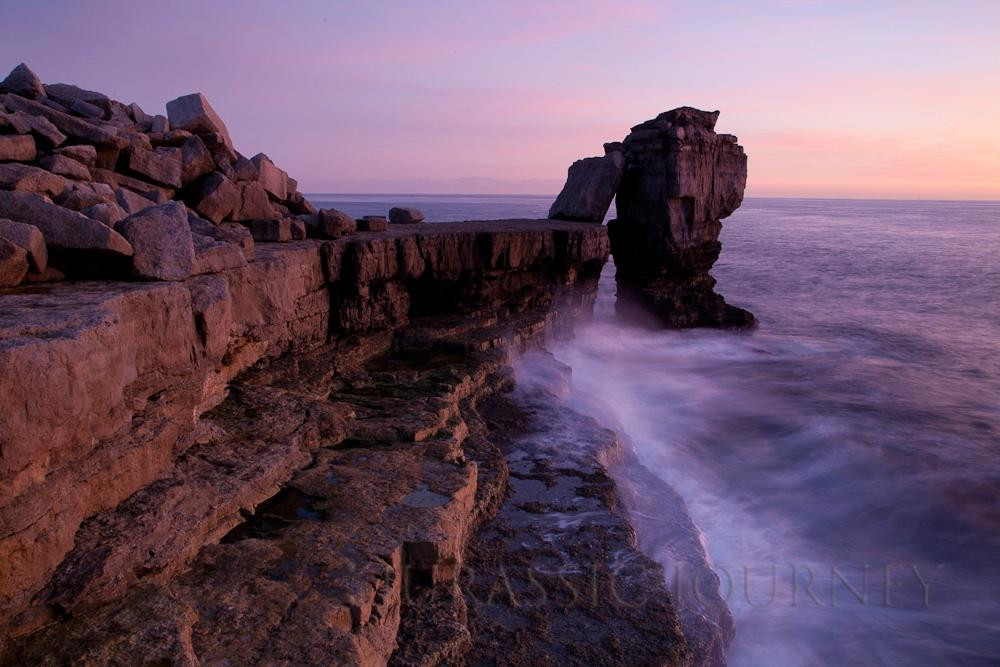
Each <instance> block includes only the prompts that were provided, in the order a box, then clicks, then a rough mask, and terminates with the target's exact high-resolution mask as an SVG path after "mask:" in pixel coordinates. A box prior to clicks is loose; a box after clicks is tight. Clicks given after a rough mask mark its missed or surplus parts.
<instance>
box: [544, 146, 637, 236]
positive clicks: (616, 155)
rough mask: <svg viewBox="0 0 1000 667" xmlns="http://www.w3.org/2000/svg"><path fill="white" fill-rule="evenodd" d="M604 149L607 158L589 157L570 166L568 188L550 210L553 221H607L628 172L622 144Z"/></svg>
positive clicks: (564, 187) (560, 194) (564, 189)
mask: <svg viewBox="0 0 1000 667" xmlns="http://www.w3.org/2000/svg"><path fill="white" fill-rule="evenodd" d="M604 150H605V155H604V157H588V158H584V159H582V160H577V161H576V162H574V163H573V164H572V165H570V168H569V173H568V175H567V177H566V185H564V186H563V189H562V191H561V192H560V193H559V196H558V197H556V200H555V202H553V204H552V207H551V208H550V209H549V217H550V218H554V219H556V220H575V221H578V222H596V223H598V224H600V223H602V222H604V216H606V215H607V213H608V208H610V206H611V201H612V200H613V199H614V198H615V193H616V192H617V191H618V184H619V183H621V180H622V173H623V172H624V170H625V154H624V153H623V151H622V145H621V144H620V143H614V144H606V145H605V147H604Z"/></svg>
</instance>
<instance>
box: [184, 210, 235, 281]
mask: <svg viewBox="0 0 1000 667" xmlns="http://www.w3.org/2000/svg"><path fill="white" fill-rule="evenodd" d="M209 224H211V223H209ZM192 239H193V241H194V265H193V267H192V269H191V275H200V274H203V273H218V272H220V271H225V270H226V269H238V268H240V267H241V266H246V265H247V260H246V258H245V257H244V256H243V249H242V248H241V247H240V246H238V245H235V244H233V243H227V242H225V241H217V240H215V239H213V238H210V237H208V236H203V235H202V234H194V235H193V236H192Z"/></svg>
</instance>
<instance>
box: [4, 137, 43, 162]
mask: <svg viewBox="0 0 1000 667" xmlns="http://www.w3.org/2000/svg"><path fill="white" fill-rule="evenodd" d="M34 159H35V140H34V139H33V138H32V137H30V136H27V135H8V134H5V135H0V160H18V161H20V162H31V161H32V160H34Z"/></svg>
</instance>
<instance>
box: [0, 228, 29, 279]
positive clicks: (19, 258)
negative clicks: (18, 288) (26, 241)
mask: <svg viewBox="0 0 1000 667" xmlns="http://www.w3.org/2000/svg"><path fill="white" fill-rule="evenodd" d="M27 273H28V253H27V251H26V250H25V249H24V248H22V247H21V246H19V245H17V244H16V243H14V242H12V241H9V240H7V239H6V238H4V237H3V236H0V287H14V286H15V285H19V284H20V283H21V281H22V280H24V276H25V275H27Z"/></svg>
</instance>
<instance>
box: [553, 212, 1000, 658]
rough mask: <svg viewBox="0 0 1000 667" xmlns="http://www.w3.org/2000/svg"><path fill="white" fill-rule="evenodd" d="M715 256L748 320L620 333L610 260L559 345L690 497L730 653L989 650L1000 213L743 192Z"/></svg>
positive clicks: (993, 621)
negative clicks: (721, 599) (754, 325)
mask: <svg viewBox="0 0 1000 667" xmlns="http://www.w3.org/2000/svg"><path fill="white" fill-rule="evenodd" d="M723 246H724V250H723V253H722V259H721V260H720V262H719V264H718V265H717V267H716V270H715V271H714V274H715V275H716V276H717V278H718V279H719V290H720V291H721V292H722V293H723V294H725V295H726V297H727V298H728V299H729V301H730V302H732V303H735V304H737V305H740V306H744V307H747V308H749V309H750V310H752V311H753V312H755V313H756V314H757V315H758V316H759V317H760V320H761V327H760V329H759V330H758V331H756V332H754V333H752V334H733V333H722V332H712V331H683V332H670V331H663V332H649V331H644V330H640V329H633V328H630V327H628V326H623V325H622V324H621V323H620V322H617V321H615V320H614V318H613V315H612V312H613V299H614V285H613V269H612V268H610V267H609V269H608V270H606V271H605V274H604V276H603V285H602V290H601V296H600V303H599V305H598V317H597V318H596V320H595V322H594V324H593V325H592V326H590V327H587V328H585V329H583V330H582V331H580V332H579V334H578V336H577V338H576V339H575V340H574V341H572V342H570V343H568V344H564V345H561V346H559V347H558V348H557V349H556V350H555V354H556V356H557V357H558V358H560V359H561V360H562V361H564V362H565V363H567V364H569V365H570V366H571V367H572V368H573V373H574V387H575V389H576V390H577V391H578V392H581V393H583V394H589V395H591V396H594V397H597V398H599V399H600V400H601V401H602V402H603V404H604V405H605V406H606V408H607V414H608V415H610V417H607V418H609V419H610V420H611V421H613V422H614V423H615V424H614V425H615V426H617V427H618V428H620V429H622V430H624V431H625V432H626V433H627V434H628V435H629V436H630V437H631V439H632V441H633V442H634V443H635V446H636V449H637V451H638V453H639V456H640V458H641V459H642V461H643V462H644V463H645V464H646V465H647V466H648V467H650V468H651V469H653V470H654V471H655V472H656V473H657V474H658V475H660V476H661V477H662V478H663V479H665V480H666V481H667V482H669V483H670V484H671V485H672V486H673V487H674V488H675V489H677V490H678V491H679V492H680V493H681V495H682V496H684V498H685V500H686V502H687V504H688V506H689V509H690V513H691V515H692V516H693V518H694V520H695V523H696V524H698V526H699V528H700V529H701V530H702V531H703V533H704V534H705V537H706V541H707V546H708V551H709V553H710V555H711V557H712V559H713V562H714V565H715V567H716V569H717V571H718V572H719V573H720V576H721V577H722V580H723V584H722V588H723V593H724V594H726V593H728V596H727V599H728V602H729V604H730V607H731V608H732V610H733V612H734V615H735V617H736V632H737V636H736V639H735V641H734V643H733V645H732V646H731V648H730V652H729V659H730V662H731V664H733V665H813V664H836V665H841V664H850V665H883V664H910V665H940V664H950V665H955V664H967V665H980V664H982V665H986V664H997V663H998V661H1000V567H998V560H1000V503H998V490H1000V456H998V454H1000V204H980V203H942V202H938V203H923V202H872V201H815V200H750V201H748V202H747V203H746V204H744V207H743V208H742V209H740V211H738V212H737V213H736V214H735V215H733V216H732V218H730V219H729V220H727V221H726V223H725V232H724V234H723ZM665 565H667V566H668V568H667V569H668V573H669V572H670V568H669V564H665ZM866 570H867V581H868V588H867V593H866V592H865V577H866ZM887 573H888V574H887ZM887 576H888V582H889V585H888V586H887V585H886V577H887ZM793 582H794V583H793ZM848 586H851V587H853V591H852V590H851V588H848ZM772 591H773V592H772ZM887 591H888V594H887ZM859 598H860V599H859Z"/></svg>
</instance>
